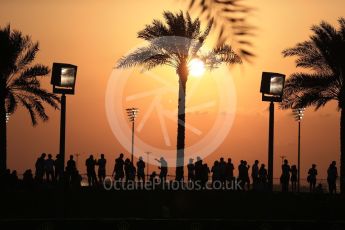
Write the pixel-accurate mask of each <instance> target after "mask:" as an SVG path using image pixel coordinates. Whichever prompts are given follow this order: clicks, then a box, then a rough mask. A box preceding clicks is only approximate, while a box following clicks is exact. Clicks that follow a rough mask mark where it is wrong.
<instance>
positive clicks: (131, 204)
mask: <svg viewBox="0 0 345 230" xmlns="http://www.w3.org/2000/svg"><path fill="white" fill-rule="evenodd" d="M0 196H1V200H2V201H1V211H0V229H70V228H73V229H121V230H125V229H143V228H142V226H145V229H147V228H150V229H195V230H197V229H217V230H218V229H330V230H331V229H345V197H342V196H340V195H328V194H310V193H303V194H293V193H287V194H283V193H254V192H231V191H95V190H89V189H83V190H81V191H56V190H51V191H50V190H44V191H30V192H28V191H14V192H2V194H0ZM67 226H68V227H67Z"/></svg>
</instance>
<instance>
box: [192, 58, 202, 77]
mask: <svg viewBox="0 0 345 230" xmlns="http://www.w3.org/2000/svg"><path fill="white" fill-rule="evenodd" d="M188 69H189V72H190V74H191V75H192V76H193V77H201V75H203V74H204V72H205V64H204V62H203V61H201V60H200V59H197V58H194V59H192V60H191V61H190V62H189V65H188Z"/></svg>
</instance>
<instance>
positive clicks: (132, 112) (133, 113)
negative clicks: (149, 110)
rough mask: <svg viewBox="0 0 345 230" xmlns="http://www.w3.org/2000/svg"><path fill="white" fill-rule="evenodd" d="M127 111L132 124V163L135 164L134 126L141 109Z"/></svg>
mask: <svg viewBox="0 0 345 230" xmlns="http://www.w3.org/2000/svg"><path fill="white" fill-rule="evenodd" d="M126 111H127V115H128V119H129V121H130V122H132V152H131V161H132V163H133V164H134V162H133V155H134V124H135V119H136V117H137V115H138V113H139V109H138V108H128V109H126Z"/></svg>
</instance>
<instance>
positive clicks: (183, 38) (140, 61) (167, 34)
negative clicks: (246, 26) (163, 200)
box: [117, 12, 241, 181]
mask: <svg viewBox="0 0 345 230" xmlns="http://www.w3.org/2000/svg"><path fill="white" fill-rule="evenodd" d="M163 15H164V18H165V22H166V24H164V23H162V22H160V21H158V20H154V21H153V23H152V24H151V25H147V26H146V27H145V28H144V29H143V30H142V31H140V32H138V37H139V38H142V39H144V40H146V41H148V42H149V45H148V46H146V47H142V48H139V49H137V50H135V51H134V52H133V53H131V54H129V55H127V56H124V57H122V58H121V59H120V60H119V61H118V63H117V68H128V67H131V66H136V65H140V66H142V67H144V69H147V70H149V69H151V68H154V67H156V66H160V65H168V66H172V67H173V68H175V69H176V73H177V75H178V76H179V97H178V115H177V116H178V118H177V124H178V127H177V159H176V180H178V181H180V180H182V179H183V174H184V173H183V165H184V147H185V97H186V94H185V92H186V84H187V80H188V75H189V70H188V63H189V62H190V60H192V59H193V58H199V59H201V60H202V61H203V62H204V63H205V66H206V67H207V68H209V69H210V70H211V69H213V68H216V67H218V66H219V65H220V64H221V63H228V64H233V63H241V59H240V58H239V56H237V55H236V54H235V52H233V50H232V48H231V47H230V46H228V45H221V46H218V47H216V48H214V49H213V50H211V51H210V52H207V53H204V54H203V53H202V52H201V50H200V48H201V47H202V45H203V44H204V41H205V39H206V37H207V36H208V34H209V32H210V29H211V27H212V21H211V22H209V24H208V25H207V27H206V29H205V30H204V31H201V29H200V21H199V19H195V20H192V19H191V18H190V16H189V14H188V13H186V14H185V15H184V14H183V12H180V13H177V14H173V13H171V12H164V14H163Z"/></svg>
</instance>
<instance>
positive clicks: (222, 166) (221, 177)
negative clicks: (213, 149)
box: [219, 157, 226, 185]
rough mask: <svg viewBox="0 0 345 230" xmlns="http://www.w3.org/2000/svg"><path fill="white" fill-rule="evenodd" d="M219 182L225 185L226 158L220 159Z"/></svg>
mask: <svg viewBox="0 0 345 230" xmlns="http://www.w3.org/2000/svg"><path fill="white" fill-rule="evenodd" d="M219 180H220V181H221V182H222V184H223V185H224V184H225V181H226V162H225V161H224V158H223V157H221V158H220V159H219Z"/></svg>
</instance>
